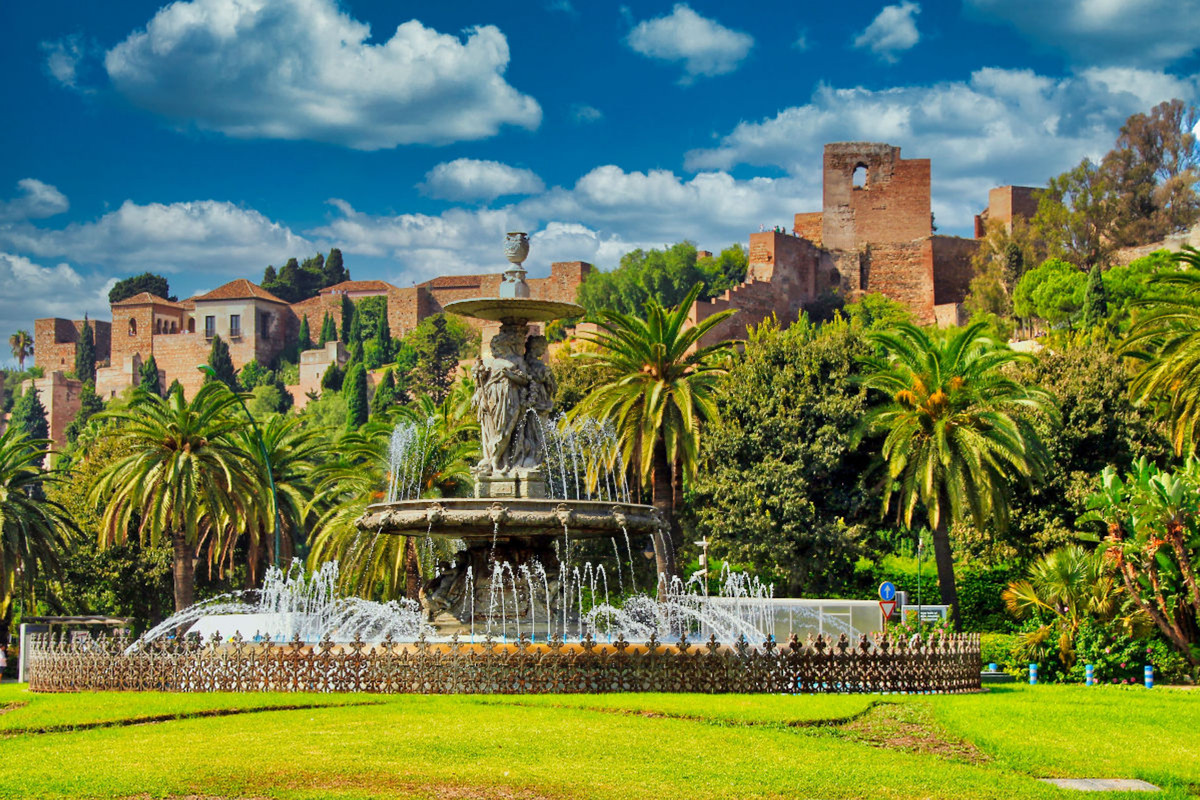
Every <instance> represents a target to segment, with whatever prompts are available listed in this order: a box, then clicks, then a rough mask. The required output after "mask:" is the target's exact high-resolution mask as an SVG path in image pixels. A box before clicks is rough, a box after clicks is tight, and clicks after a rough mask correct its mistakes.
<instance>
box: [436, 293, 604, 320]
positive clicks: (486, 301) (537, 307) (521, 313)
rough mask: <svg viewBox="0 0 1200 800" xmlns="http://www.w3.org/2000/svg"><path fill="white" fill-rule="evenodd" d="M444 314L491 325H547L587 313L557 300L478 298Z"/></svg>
mask: <svg viewBox="0 0 1200 800" xmlns="http://www.w3.org/2000/svg"><path fill="white" fill-rule="evenodd" d="M444 310H445V311H447V312H449V313H451V314H462V315H463V316H465V317H474V318H475V319H486V320H491V321H492V322H506V321H510V320H511V321H513V322H516V323H525V322H548V321H550V320H552V319H563V318H565V317H578V316H581V315H582V314H583V313H584V309H583V307H582V306H577V305H575V304H574V303H563V302H560V301H558V300H534V299H532V298H528V297H476V298H472V299H469V300H455V301H454V302H453V303H447V304H446V305H445V307H444Z"/></svg>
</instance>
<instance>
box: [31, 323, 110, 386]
mask: <svg viewBox="0 0 1200 800" xmlns="http://www.w3.org/2000/svg"><path fill="white" fill-rule="evenodd" d="M88 326H89V327H90V328H91V329H92V339H93V341H94V342H95V343H96V363H98V364H99V363H103V362H105V361H108V360H109V359H110V358H111V357H112V323H111V322H105V321H104V320H96V319H90V320H88ZM82 332H83V320H74V321H72V320H69V319H62V318H61V317H49V318H45V319H38V320H34V322H33V357H34V361H35V363H37V365H38V366H39V367H41V368H42V369H44V370H45V371H46V374H49V373H51V372H52V371H53V370H56V369H59V370H63V371H64V372H70V371H72V370H74V369H75V348H76V347H77V345H78V344H79V337H80V335H81V334H82Z"/></svg>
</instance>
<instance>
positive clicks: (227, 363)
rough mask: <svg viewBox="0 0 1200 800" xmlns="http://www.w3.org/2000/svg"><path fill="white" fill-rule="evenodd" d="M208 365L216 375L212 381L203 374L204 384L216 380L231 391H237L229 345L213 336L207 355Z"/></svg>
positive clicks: (208, 376) (235, 375)
mask: <svg viewBox="0 0 1200 800" xmlns="http://www.w3.org/2000/svg"><path fill="white" fill-rule="evenodd" d="M208 365H209V366H210V367H212V369H213V372H215V373H217V377H216V378H215V379H214V378H213V376H212V375H209V374H208V373H205V374H204V382H205V383H210V382H211V381H213V380H218V381H220V382H221V383H223V384H225V385H226V386H228V387H229V388H230V389H232V390H233V391H235V392H236V391H237V390H238V382H237V370H235V369H234V368H233V359H232V358H230V356H229V345H227V344H225V342H223V341H221V337H220V336H215V335H214V336H213V341H212V350H211V351H209V354H208Z"/></svg>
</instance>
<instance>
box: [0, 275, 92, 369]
mask: <svg viewBox="0 0 1200 800" xmlns="http://www.w3.org/2000/svg"><path fill="white" fill-rule="evenodd" d="M115 282H116V281H115V280H114V279H110V278H105V277H104V276H101V275H96V274H91V275H81V274H80V273H78V272H77V271H75V270H74V269H72V268H71V267H70V265H68V264H58V265H57V266H53V267H44V266H41V265H40V264H36V263H34V262H33V261H30V260H29V259H28V258H26V257H25V256H21V255H16V254H13V253H5V252H0V286H3V287H4V291H3V292H0V331H9V332H12V331H16V330H27V331H29V332H30V333H33V320H34V319H36V318H39V317H66V318H68V319H80V318H81V317H82V316H83V315H84V314H85V313H87V314H90V315H91V316H93V317H101V318H102V319H107V318H108V310H109V308H108V290H109V289H110V288H112V285H113V283H115ZM5 352H6V353H7V350H6V351H5ZM35 358H36V355H35Z"/></svg>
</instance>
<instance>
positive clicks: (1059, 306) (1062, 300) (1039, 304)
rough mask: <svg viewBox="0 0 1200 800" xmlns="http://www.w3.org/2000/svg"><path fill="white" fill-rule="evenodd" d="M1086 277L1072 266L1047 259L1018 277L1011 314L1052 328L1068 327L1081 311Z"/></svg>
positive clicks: (1053, 259)
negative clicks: (1034, 320)
mask: <svg viewBox="0 0 1200 800" xmlns="http://www.w3.org/2000/svg"><path fill="white" fill-rule="evenodd" d="M1086 288H1087V277H1086V276H1085V275H1084V273H1082V272H1080V271H1079V270H1078V269H1077V268H1076V267H1075V266H1074V265H1073V264H1069V263H1067V262H1066V261H1063V260H1062V259H1058V258H1048V259H1046V260H1045V261H1044V262H1043V263H1042V264H1041V266H1039V267H1036V268H1035V269H1031V270H1029V271H1028V272H1026V273H1025V274H1024V275H1023V276H1021V280H1019V281H1018V282H1017V287H1016V289H1014V290H1013V313H1014V314H1016V315H1017V316H1018V317H1020V318H1022V319H1026V320H1029V319H1040V320H1044V321H1045V322H1047V323H1049V324H1050V325H1051V326H1054V327H1062V326H1066V325H1070V324H1071V323H1072V322H1073V321H1074V320H1075V319H1076V317H1077V316H1078V314H1079V311H1080V309H1081V308H1082V307H1083V295H1084V292H1085V290H1086Z"/></svg>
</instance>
